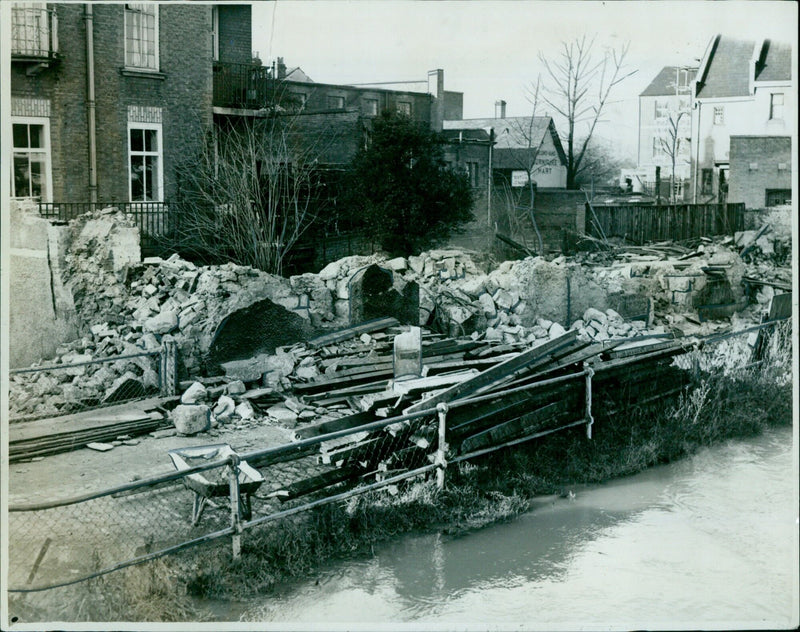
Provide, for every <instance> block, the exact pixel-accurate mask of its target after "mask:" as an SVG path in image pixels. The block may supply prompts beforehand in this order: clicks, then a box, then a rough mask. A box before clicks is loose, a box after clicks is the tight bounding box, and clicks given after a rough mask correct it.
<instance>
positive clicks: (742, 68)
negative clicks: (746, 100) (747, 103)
mask: <svg viewBox="0 0 800 632" xmlns="http://www.w3.org/2000/svg"><path fill="white" fill-rule="evenodd" d="M754 49H755V42H753V41H749V40H736V39H732V38H730V37H725V36H720V35H718V36H717V37H715V38H714V40H713V42H712V44H711V49H710V50H709V53H708V58H707V60H706V66H705V68H704V69H701V72H700V75H699V77H698V79H699V81H698V86H697V96H698V97H705V98H715V97H746V96H749V95H750V77H751V69H750V64H751V62H752V61H753V51H754Z"/></svg>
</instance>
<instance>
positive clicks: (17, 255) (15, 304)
mask: <svg viewBox="0 0 800 632" xmlns="http://www.w3.org/2000/svg"><path fill="white" fill-rule="evenodd" d="M9 226H10V251H9V332H8V334H9V340H10V341H11V344H10V345H9V367H10V368H12V369H14V368H19V367H24V366H27V365H29V364H31V363H32V362H34V361H36V360H38V359H40V358H49V357H52V356H53V355H54V354H55V352H56V349H57V347H58V345H59V344H61V343H62V342H65V341H68V340H72V339H73V338H75V336H76V335H77V332H78V322H77V319H76V317H75V310H74V306H73V304H72V299H71V295H70V293H69V292H68V291H67V290H66V289H65V287H64V285H63V283H62V280H61V269H60V262H61V261H62V260H63V253H64V251H65V249H66V248H67V244H68V243H69V229H68V228H67V227H66V226H63V225H57V224H53V223H51V222H49V221H48V220H46V219H42V218H40V217H37V210H36V205H35V204H34V203H33V202H13V203H12V204H11V205H10V222H9Z"/></svg>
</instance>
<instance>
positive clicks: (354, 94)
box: [281, 81, 432, 123]
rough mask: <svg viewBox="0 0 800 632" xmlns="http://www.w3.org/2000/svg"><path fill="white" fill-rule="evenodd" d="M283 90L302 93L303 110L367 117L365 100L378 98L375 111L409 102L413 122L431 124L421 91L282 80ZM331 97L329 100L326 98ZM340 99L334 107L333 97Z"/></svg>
mask: <svg viewBox="0 0 800 632" xmlns="http://www.w3.org/2000/svg"><path fill="white" fill-rule="evenodd" d="M281 86H282V90H284V91H285V92H286V93H288V94H289V95H302V97H303V99H304V100H305V104H306V105H305V111H306V112H316V113H319V112H330V111H332V110H336V109H345V110H352V111H356V112H360V113H361V114H363V115H364V116H370V113H369V111H368V108H367V106H368V101H369V100H375V101H377V102H378V103H377V111H378V113H380V112H381V111H383V110H396V109H397V107H398V104H399V103H410V104H411V118H412V119H413V120H415V121H421V122H424V123H430V120H431V103H432V97H431V96H430V95H429V94H427V93H423V92H402V91H398V90H379V89H373V88H358V87H353V86H343V85H337V84H326V83H306V82H303V81H285V82H283V83H282V84H281ZM329 97H330V100H329ZM337 97H341V98H342V99H343V102H342V108H337V107H334V106H333V105H332V104H333V101H334V99H335V98H337Z"/></svg>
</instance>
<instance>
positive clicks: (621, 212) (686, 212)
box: [586, 203, 745, 244]
mask: <svg viewBox="0 0 800 632" xmlns="http://www.w3.org/2000/svg"><path fill="white" fill-rule="evenodd" d="M744 210H745V209H744V204H742V203H739V204H676V205H674V206H645V205H641V206H639V205H634V204H631V205H625V206H591V207H590V206H589V204H588V203H587V205H586V230H587V232H588V233H589V234H590V235H591V236H593V237H597V238H598V239H603V238H609V237H620V238H624V239H626V240H628V241H630V242H633V243H635V244H643V243H646V242H650V241H681V240H684V239H692V238H696V237H710V236H711V235H733V233H734V232H735V231H738V230H744Z"/></svg>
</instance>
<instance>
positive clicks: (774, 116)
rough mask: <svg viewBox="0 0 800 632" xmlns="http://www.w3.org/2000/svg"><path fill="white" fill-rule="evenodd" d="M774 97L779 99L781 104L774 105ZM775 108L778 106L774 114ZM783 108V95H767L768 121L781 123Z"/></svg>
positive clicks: (784, 98)
mask: <svg viewBox="0 0 800 632" xmlns="http://www.w3.org/2000/svg"><path fill="white" fill-rule="evenodd" d="M775 97H780V98H781V102H780V103H775ZM776 106H778V110H777V112H776ZM785 107H786V96H785V95H784V93H783V92H771V93H770V95H769V120H770V121H782V120H783V113H784V108H785Z"/></svg>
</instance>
